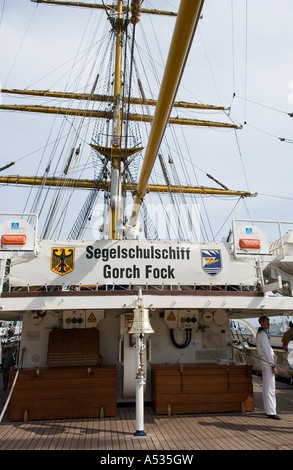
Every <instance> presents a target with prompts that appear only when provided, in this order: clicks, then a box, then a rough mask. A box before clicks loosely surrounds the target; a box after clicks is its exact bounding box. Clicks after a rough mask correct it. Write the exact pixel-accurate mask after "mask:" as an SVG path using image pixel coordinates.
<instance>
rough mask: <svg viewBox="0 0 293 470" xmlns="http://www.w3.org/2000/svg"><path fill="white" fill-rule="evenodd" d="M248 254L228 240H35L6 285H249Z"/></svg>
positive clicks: (251, 264)
mask: <svg viewBox="0 0 293 470" xmlns="http://www.w3.org/2000/svg"><path fill="white" fill-rule="evenodd" d="M256 282H257V277H256V270H255V266H254V260H253V259H248V258H245V259H240V260H235V258H233V257H232V255H231V253H230V246H229V245H228V244H227V243H202V244H200V243H184V242H180V243H179V242H150V241H132V240H131V241H130V240H125V241H121V240H117V241H115V240H114V241H110V240H99V241H72V242H70V241H55V242H53V241H49V240H41V241H40V242H39V253H38V256H37V257H35V258H34V259H25V258H19V259H16V258H15V259H13V260H12V264H11V272H10V285H12V286H21V285H22V286H23V285H34V286H35V285H45V284H47V285H62V284H63V285H111V284H115V285H128V284H143V285H145V284H150V285H162V284H165V285H178V284H182V285H195V284H198V285H210V284H216V285H225V284H230V285H231V284H232V285H239V284H243V285H254V284H255V283H256Z"/></svg>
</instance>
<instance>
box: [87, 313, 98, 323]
mask: <svg viewBox="0 0 293 470" xmlns="http://www.w3.org/2000/svg"><path fill="white" fill-rule="evenodd" d="M87 322H88V323H97V319H96V317H95V315H94V314H93V312H91V313H90V314H89V316H88V319H87Z"/></svg>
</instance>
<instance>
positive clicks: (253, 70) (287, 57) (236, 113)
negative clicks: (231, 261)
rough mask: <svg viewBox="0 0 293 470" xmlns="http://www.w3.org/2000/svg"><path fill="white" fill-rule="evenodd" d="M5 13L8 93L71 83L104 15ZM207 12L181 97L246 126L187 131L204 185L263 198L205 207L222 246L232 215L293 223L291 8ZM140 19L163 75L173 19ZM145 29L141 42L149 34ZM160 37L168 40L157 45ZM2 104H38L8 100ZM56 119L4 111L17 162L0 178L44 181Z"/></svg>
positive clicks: (12, 5)
mask: <svg viewBox="0 0 293 470" xmlns="http://www.w3.org/2000/svg"><path fill="white" fill-rule="evenodd" d="M190 1H191V0H190ZM97 3H98V2H97ZM179 3H180V2H179V1H177V0H168V1H167V0H166V1H165V0H156V1H155V0H152V1H148V0H145V1H144V3H143V7H145V8H151V7H153V8H157V9H159V8H162V9H164V10H177V8H178V5H179ZM0 9H1V25H0V64H1V67H0V70H1V87H2V88H4V87H5V88H31V89H54V90H60V89H61V88H62V89H63V88H64V87H65V86H66V85H67V82H68V76H67V75H66V77H65V76H64V78H63V77H62V72H63V70H66V66H65V67H64V69H60V68H59V67H60V66H61V65H62V64H65V63H66V61H68V60H69V59H70V58H72V57H74V54H75V51H76V50H77V49H78V48H79V47H80V44H81V41H85V39H86V37H87V35H88V34H89V24H90V25H91V26H90V27H91V28H92V23H90V21H92V17H90V15H93V14H94V15H96V17H99V18H102V16H105V14H104V13H103V12H102V11H95V12H94V13H93V12H90V11H89V10H87V9H81V8H68V7H60V6H59V7H57V6H47V5H36V4H35V3H31V2H30V1H29V0H0ZM202 13H203V17H202V19H201V20H200V23H199V27H198V30H197V32H196V35H195V38H194V43H193V47H192V49H191V52H190V57H189V61H188V64H187V66H186V69H185V72H184V76H183V80H182V85H183V86H182V88H181V89H180V91H179V93H178V98H179V99H181V100H185V101H199V102H202V103H208V104H221V105H224V106H227V107H229V106H231V113H230V116H224V117H221V116H219V115H218V114H214V113H212V114H208V113H206V114H205V118H206V119H208V120H218V119H220V120H222V121H227V122H229V120H230V118H231V119H232V120H233V121H234V122H237V123H238V124H239V125H242V126H243V128H242V129H241V130H238V131H236V133H235V132H234V131H226V130H225V131H223V130H215V129H198V128H188V129H185V133H186V136H187V139H188V141H189V145H190V148H191V154H190V155H191V157H190V158H192V161H193V165H194V168H196V170H197V181H198V182H199V184H200V185H206V186H216V184H214V183H213V182H212V181H211V180H209V179H208V178H207V177H206V174H207V173H209V174H211V175H213V176H214V177H215V178H216V179H217V180H219V181H221V182H222V183H223V184H225V185H226V186H227V187H228V188H229V189H238V190H249V191H251V192H253V193H258V196H257V197H255V198H249V199H246V200H245V201H240V202H239V203H238V204H237V206H235V204H236V199H235V198H234V199H233V200H232V201H226V200H225V201H222V200H219V199H217V198H209V199H207V200H206V201H205V208H203V206H201V210H202V211H203V210H204V209H206V210H207V211H208V212H209V214H210V215H209V218H210V219H209V220H210V223H211V224H212V225H213V233H214V234H218V238H219V239H221V236H224V235H227V234H228V231H229V228H230V226H231V223H230V220H231V219H232V218H248V217H249V216H250V217H252V218H253V219H261V220H285V221H291V220H292V221H293V211H292V209H293V185H292V169H293V165H292V158H293V146H292V143H293V132H292V130H293V118H291V117H289V115H288V113H291V112H293V28H292V24H293V4H292V2H291V1H289V0H279V1H278V2H275V1H273V0H237V1H236V0H206V1H205V5H204V8H203V12H202ZM142 20H145V26H144V28H145V29H144V33H145V34H147V35H148V36H149V38H150V39H149V41H150V45H151V46H154V58H155V60H156V61H157V63H158V68H159V69H160V68H161V69H162V70H163V64H162V61H165V60H166V57H167V52H168V47H169V43H170V40H171V34H172V30H173V27H174V23H175V19H174V18H169V17H152V18H151V19H150V18H146V17H145V15H142ZM98 24H99V27H98V33H102V34H104V33H103V31H104V30H103V29H102V28H103V26H102V23H98ZM139 27H140V25H139V26H138V28H137V40H139V39H140V37H141V36H142V33H141V30H140V29H139ZM154 30H156V31H157V32H158V33H160V34H161V38H160V39H159V40H158V42H156V41H155V40H154ZM159 48H160V49H161V53H159V52H158V51H159ZM54 70H55V72H52V71H54ZM147 91H148V92H149V93H151V92H154V91H155V90H147ZM2 103H10V104H14V103H22V104H28V103H33V104H35V103H36V101H34V100H33V101H32V100H31V99H29V97H22V98H17V97H15V96H2ZM37 103H39V102H37ZM194 116H195V117H197V115H196V114H195V115H194ZM184 117H187V116H186V115H184ZM53 119H55V118H54V117H52V116H41V115H37V116H33V115H28V114H27V113H10V112H7V111H6V112H4V111H1V112H0V139H1V148H0V166H1V167H2V166H4V165H6V164H8V163H10V162H12V161H15V162H16V164H15V165H14V166H13V167H11V168H10V169H8V170H5V171H3V172H1V175H3V176H5V175H11V174H19V175H35V174H38V164H39V161H40V157H41V154H42V150H40V149H43V148H44V146H45V145H46V143H47V142H48V140H49V141H50V136H48V134H49V132H50V128H51V123H52V122H53ZM58 119H61V118H58ZM89 137H90V136H89ZM188 158H189V157H188ZM44 164H45V163H44ZM43 171H44V168H40V172H41V173H42V172H43ZM90 171H91V170H90ZM92 176H93V175H92ZM87 177H91V175H90V172H89V174H88V175H87ZM194 184H196V182H195V181H194ZM0 196H1V211H6V212H7V211H22V210H23V208H24V197H23V193H22V190H21V189H20V188H13V189H11V188H7V187H6V186H0ZM199 203H200V204H202V203H201V201H200V202H199ZM231 212H232V213H231ZM230 213H231V217H230V218H229V215H230ZM226 219H227V222H225V224H224V227H222V224H223V222H224V221H226ZM285 231H286V229H285ZM270 236H271V235H270Z"/></svg>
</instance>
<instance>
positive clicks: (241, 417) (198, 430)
mask: <svg viewBox="0 0 293 470" xmlns="http://www.w3.org/2000/svg"><path fill="white" fill-rule="evenodd" d="M261 391H262V388H261V378H260V377H257V376H254V378H253V392H254V400H255V409H254V411H252V412H247V413H245V414H242V413H240V412H233V413H212V414H208V413H204V414H184V415H179V414H178V415H171V416H167V415H156V414H155V413H154V411H153V409H152V408H151V407H150V406H146V407H145V420H144V422H145V432H146V434H147V435H146V436H143V437H136V436H134V433H135V426H136V418H135V408H134V407H129V408H123V407H122V408H118V409H117V415H116V416H115V417H108V418H104V419H100V418H84V419H62V420H47V421H28V422H11V421H8V420H7V416H4V418H3V421H2V423H0V450H13V451H16V450H19V451H21V450H25V451H26V450H34V451H35V450H39V451H44V450H45V451H47V450H53V451H58V450H59V451H61V450H62V451H64V450H66V451H70V450H79V451H90V450H96V451H128V452H129V453H133V452H135V453H137V454H138V453H139V452H143V453H144V454H145V453H148V452H153V451H157V452H158V453H160V452H168V451H169V452H173V451H175V452H177V451H183V450H184V451H186V452H187V453H188V452H190V453H192V452H195V451H200V450H201V451H207V450H214V451H229V450H240V451H241V450H242V451H247V450H251V451H253V450H293V442H292V431H293V386H291V385H289V384H284V383H281V382H277V392H276V395H277V405H278V412H279V415H280V417H281V420H280V421H274V420H270V419H268V418H267V417H266V416H265V414H264V412H263V404H262V395H261ZM1 400H2V401H1V404H2V406H3V404H4V402H3V397H2V399H1Z"/></svg>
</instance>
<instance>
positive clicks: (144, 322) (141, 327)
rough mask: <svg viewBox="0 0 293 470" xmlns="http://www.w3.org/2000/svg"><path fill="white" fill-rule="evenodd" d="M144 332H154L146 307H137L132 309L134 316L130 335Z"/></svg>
mask: <svg viewBox="0 0 293 470" xmlns="http://www.w3.org/2000/svg"><path fill="white" fill-rule="evenodd" d="M144 333H154V330H153V329H152V327H151V324H150V319H149V311H148V309H147V308H142V307H138V308H135V309H134V317H133V323H132V327H131V328H130V331H129V334H130V335H140V334H144Z"/></svg>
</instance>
